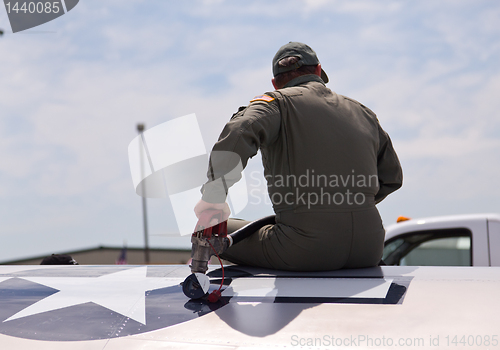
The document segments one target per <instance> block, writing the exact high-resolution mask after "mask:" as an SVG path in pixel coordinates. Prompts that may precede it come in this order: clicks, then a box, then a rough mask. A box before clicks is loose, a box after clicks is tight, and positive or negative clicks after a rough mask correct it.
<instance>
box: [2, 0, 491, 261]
mask: <svg viewBox="0 0 500 350" xmlns="http://www.w3.org/2000/svg"><path fill="white" fill-rule="evenodd" d="M498 23H500V3H499V2H496V1H481V0H453V1H444V0H443V1H431V0H425V1H411V2H410V1H390V0H388V1H363V0H359V1H358V0H355V1H353V0H338V1H329V0H323V1H322V0H309V1H307V0H303V1H272V2H270V1H253V0H252V1H223V0H205V1H201V0H200V1H193V0H184V1H155V0H126V1H124V0H106V1H97V0H81V1H80V2H79V3H78V5H77V6H76V7H75V8H74V9H73V10H71V11H70V12H68V13H66V14H65V15H63V16H61V17H59V18H57V19H55V20H53V21H51V22H48V23H45V24H42V25H40V26H38V27H35V28H32V29H29V30H26V31H22V32H17V33H12V30H11V27H10V24H9V22H8V17H7V13H6V9H5V7H1V8H0V28H1V29H2V30H3V31H4V35H3V36H1V37H0V156H1V162H0V262H6V261H9V260H16V259H22V258H29V257H35V256H42V255H46V254H51V253H64V252H68V251H74V250H80V249H87V248H94V247H97V246H100V245H106V246H117V247H120V246H122V245H124V244H127V245H128V246H130V247H141V246H142V245H143V244H144V239H143V221H142V220H143V218H142V209H141V203H142V201H141V197H139V196H138V195H137V194H136V193H135V189H134V185H133V183H132V178H131V173H130V167H129V162H128V154H127V148H128V145H129V143H130V142H131V141H132V140H133V139H134V138H135V137H136V136H137V130H136V125H137V124H138V123H144V124H145V125H146V129H148V128H152V127H154V126H157V125H160V124H162V123H164V122H166V121H169V120H172V119H175V118H178V117H181V116H185V115H188V114H192V113H195V114H196V117H197V120H198V123H199V125H200V129H201V132H202V135H203V142H204V144H205V147H206V149H207V150H209V149H210V148H211V147H212V145H213V143H214V142H215V141H216V140H217V137H218V135H219V133H220V131H221V130H222V128H223V126H224V124H225V123H226V122H227V121H228V120H229V118H230V117H231V116H232V114H233V113H234V112H236V111H237V109H238V107H239V106H244V105H247V104H248V103H249V101H250V100H251V99H252V98H253V97H254V96H256V95H260V94H262V93H264V92H266V91H272V90H273V87H272V85H271V78H272V71H271V62H272V57H273V56H274V54H275V53H276V51H277V50H278V48H279V47H280V46H282V45H283V44H285V43H287V42H289V41H301V42H304V43H307V44H308V45H310V46H311V47H312V48H313V49H314V50H315V51H316V53H317V55H318V57H319V59H320V61H321V64H322V67H323V68H324V70H325V71H326V72H327V74H328V75H329V78H330V82H329V83H328V84H327V86H328V87H329V88H330V89H332V90H333V91H335V92H337V93H339V94H342V95H345V96H348V97H350V98H353V99H356V100H358V101H360V102H361V103H363V104H364V105H365V106H367V107H369V108H370V109H371V110H373V111H374V112H375V113H376V114H377V116H378V119H379V121H380V123H381V125H382V127H383V128H384V129H385V130H386V131H387V132H388V133H389V135H390V136H391V139H392V142H393V144H394V147H395V149H396V151H397V153H398V156H399V158H400V161H401V164H402V167H403V172H404V184H403V187H402V188H401V189H400V190H399V191H397V192H395V193H393V194H392V195H390V196H389V197H388V198H386V199H385V200H384V201H383V202H382V203H380V204H379V205H378V209H379V211H380V213H381V216H382V219H383V221H384V224H385V225H386V226H387V225H389V224H392V223H394V222H395V221H396V218H397V217H398V216H400V215H404V216H409V217H412V218H421V217H429V216H438V215H451V214H467V213H499V212H500V202H499V200H498V198H500V188H499V186H498V179H499V178H500V176H499V175H500V118H499V116H498V111H499V110H500V98H498V95H499V94H500V26H499V25H498ZM261 168H262V166H261V164H260V159H259V156H257V157H254V158H253V159H252V160H251V161H250V162H249V165H248V167H247V169H246V171H247V172H248V171H249V172H253V171H255V172H259V171H261ZM247 180H248V179H247ZM147 205H148V225H149V233H150V246H151V247H173V248H179V247H184V248H189V247H190V243H189V237H187V236H186V237H176V226H175V218H174V215H173V213H172V208H171V205H170V203H169V201H168V199H148V200H147ZM270 213H272V210H271V208H270V207H269V205H265V204H262V205H259V206H255V205H254V206H252V207H251V208H248V210H247V209H245V210H244V211H243V212H241V213H238V216H239V217H242V218H244V219H247V220H253V219H257V218H258V217H260V216H264V215H269V214H270Z"/></svg>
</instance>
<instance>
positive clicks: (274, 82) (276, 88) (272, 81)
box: [271, 68, 321, 90]
mask: <svg viewBox="0 0 500 350" xmlns="http://www.w3.org/2000/svg"><path fill="white" fill-rule="evenodd" d="M319 70H320V74H321V68H320V69H319ZM271 83H273V86H274V90H278V87H277V86H276V81H275V80H274V78H272V79H271Z"/></svg>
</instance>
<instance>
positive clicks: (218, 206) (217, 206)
mask: <svg viewBox="0 0 500 350" xmlns="http://www.w3.org/2000/svg"><path fill="white" fill-rule="evenodd" d="M208 209H212V210H222V221H226V220H227V219H228V218H229V215H230V214H231V209H229V205H227V203H226V202H224V203H208V202H205V201H204V200H203V199H200V201H199V202H198V203H196V206H195V207H194V213H195V214H196V217H197V218H198V219H199V218H200V214H201V213H202V212H204V211H205V210H208ZM218 223H219V222H218V220H217V219H213V220H212V221H210V226H215V225H217V224H218Z"/></svg>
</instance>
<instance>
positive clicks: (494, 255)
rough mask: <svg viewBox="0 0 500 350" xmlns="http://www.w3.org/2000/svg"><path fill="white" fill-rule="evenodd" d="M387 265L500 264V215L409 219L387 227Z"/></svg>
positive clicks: (385, 260) (385, 257) (385, 249)
mask: <svg viewBox="0 0 500 350" xmlns="http://www.w3.org/2000/svg"><path fill="white" fill-rule="evenodd" d="M382 259H383V260H384V262H385V263H386V264H387V265H403V266H404V265H406V266H500V215H498V214H472V215H453V216H440V217H431V218H424V219H408V220H405V221H401V222H398V223H396V224H394V225H391V226H389V227H387V229H386V236H385V248H384V255H383V258H382Z"/></svg>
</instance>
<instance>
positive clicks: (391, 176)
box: [202, 75, 402, 271]
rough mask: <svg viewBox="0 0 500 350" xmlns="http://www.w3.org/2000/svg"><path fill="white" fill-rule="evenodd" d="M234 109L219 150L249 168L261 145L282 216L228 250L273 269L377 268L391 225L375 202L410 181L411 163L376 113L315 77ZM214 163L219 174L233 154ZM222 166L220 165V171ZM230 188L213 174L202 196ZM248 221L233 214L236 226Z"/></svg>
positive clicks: (241, 260)
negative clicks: (405, 171) (407, 167)
mask: <svg viewBox="0 0 500 350" xmlns="http://www.w3.org/2000/svg"><path fill="white" fill-rule="evenodd" d="M252 101H253V102H251V103H250V105H249V106H248V107H246V108H244V109H240V111H239V112H238V113H236V114H235V115H233V117H232V118H231V120H230V121H229V122H228V123H227V124H226V126H225V128H224V130H223V131H222V133H221V135H220V137H219V141H218V142H217V143H216V144H215V145H214V148H213V151H229V152H234V153H236V154H237V155H239V157H240V158H241V162H242V165H243V167H245V166H246V164H247V161H248V159H249V158H250V157H253V156H254V155H255V154H256V153H257V151H258V150H259V149H260V150H261V154H262V162H263V165H264V176H265V178H266V180H267V182H268V191H269V196H270V198H271V202H272V203H273V209H274V211H275V213H276V224H275V225H269V226H266V227H263V228H262V229H261V230H259V231H258V232H256V233H255V234H253V235H252V236H250V237H248V238H246V239H245V240H243V241H241V242H240V243H238V244H236V245H234V246H232V247H230V248H229V249H228V250H227V251H226V252H224V254H223V255H222V257H223V258H225V259H227V260H229V261H232V262H234V263H237V264H244V265H252V266H259V267H265V268H274V269H283V270H295V271H321V270H335V269H341V268H357V267H369V266H376V265H377V264H378V263H379V261H380V259H381V256H382V251H383V243H384V235H385V232H384V228H383V226H382V221H381V218H380V215H379V213H378V211H377V209H376V207H375V204H376V203H378V202H380V201H381V200H383V199H384V198H385V197H386V196H387V195H388V194H390V193H391V192H393V191H395V190H397V189H398V188H399V187H401V185H402V170H401V166H400V163H399V160H398V157H397V155H396V153H395V151H394V149H393V147H392V143H391V140H390V138H389V136H388V134H387V133H386V132H385V131H384V130H383V129H382V128H381V126H380V124H379V122H378V120H377V118H376V116H375V114H374V113H373V112H372V111H371V110H370V109H368V108H367V107H365V106H363V105H362V104H360V103H359V102H357V101H354V100H352V99H349V98H347V97H344V96H341V95H337V94H336V93H335V92H332V91H331V90H330V89H328V88H327V87H326V86H325V84H324V83H323V81H322V80H321V78H320V77H318V76H316V75H305V76H300V77H298V78H296V79H293V80H292V81H290V82H289V83H288V84H287V85H286V86H285V87H284V88H282V89H279V90H276V91H274V92H268V93H266V94H265V95H264V96H262V98H256V99H254V100H252ZM212 161H213V162H216V163H217V162H218V164H215V166H214V167H213V168H211V169H210V171H209V178H210V179H211V180H215V179H217V178H220V177H222V176H224V175H225V174H227V173H228V172H230V170H231V169H232V168H233V167H234V164H229V163H232V162H229V161H223V160H217V159H214V160H212ZM214 169H215V171H214ZM240 178H241V174H240V173H237V174H236V175H234V174H232V175H231V176H229V177H228V176H226V177H225V182H226V184H225V185H226V190H224V188H221V186H217V185H216V181H209V182H207V183H206V184H205V185H204V187H203V189H202V192H203V197H202V198H203V200H205V201H207V202H211V203H221V202H224V201H225V199H226V192H227V187H230V186H231V185H232V184H233V183H234V182H236V181H238V180H239V179H240ZM246 223H247V222H245V221H242V220H231V219H230V220H229V222H228V227H229V230H230V232H231V231H234V230H236V229H238V228H240V227H242V226H243V225H244V224H246Z"/></svg>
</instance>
